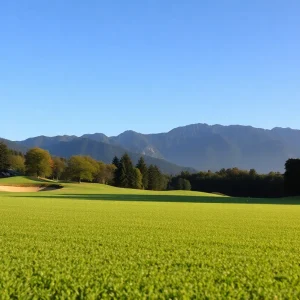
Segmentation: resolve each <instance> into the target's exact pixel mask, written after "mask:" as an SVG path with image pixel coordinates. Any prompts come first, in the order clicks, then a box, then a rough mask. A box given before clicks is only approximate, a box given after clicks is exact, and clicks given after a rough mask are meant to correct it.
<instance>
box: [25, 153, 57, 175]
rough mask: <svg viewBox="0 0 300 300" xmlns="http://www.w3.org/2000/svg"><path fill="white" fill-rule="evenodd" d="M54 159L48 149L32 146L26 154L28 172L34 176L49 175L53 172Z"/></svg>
mask: <svg viewBox="0 0 300 300" xmlns="http://www.w3.org/2000/svg"><path fill="white" fill-rule="evenodd" d="M51 164H52V160H51V156H50V154H49V152H48V151H46V150H44V149H41V148H32V149H30V150H29V151H28V152H27V153H26V155H25V166H26V173H27V174H28V175H33V176H42V177H47V176H50V175H51V173H52V168H51Z"/></svg>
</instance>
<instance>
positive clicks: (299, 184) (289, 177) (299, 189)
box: [284, 159, 300, 196]
mask: <svg viewBox="0 0 300 300" xmlns="http://www.w3.org/2000/svg"><path fill="white" fill-rule="evenodd" d="M284 188H285V193H286V195H289V196H299V195H300V159H288V160H287V161H286V163H285V173H284Z"/></svg>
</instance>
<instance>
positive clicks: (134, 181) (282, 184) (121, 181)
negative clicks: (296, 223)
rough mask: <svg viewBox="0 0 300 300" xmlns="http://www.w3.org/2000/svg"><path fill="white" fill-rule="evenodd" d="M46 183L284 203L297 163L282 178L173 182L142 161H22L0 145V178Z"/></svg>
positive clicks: (36, 154) (233, 172)
mask: <svg viewBox="0 0 300 300" xmlns="http://www.w3.org/2000/svg"><path fill="white" fill-rule="evenodd" d="M24 174H26V175H28V176H40V177H47V178H52V179H56V180H64V181H78V182H81V181H85V182H94V183H103V184H109V185H114V186H117V187H123V188H133V189H148V190H193V191H202V192H208V193H217V194H218V193H219V194H225V195H228V196H233V197H256V198H257V197H258V198H270V197H284V196H299V195H300V159H289V160H287V162H286V163H285V173H284V174H281V173H278V172H270V173H268V174H258V173H257V172H256V171H255V170H254V169H251V170H250V171H247V170H240V169H238V168H230V169H221V170H220V171H217V172H211V171H207V172H203V171H201V172H196V173H189V172H188V171H183V172H181V173H180V174H178V175H176V176H171V175H166V174H163V173H162V172H161V171H160V169H159V168H158V167H157V166H156V165H149V166H148V165H147V164H146V163H145V160H144V158H143V157H140V159H139V161H138V163H137V164H136V165H135V166H134V165H133V163H132V161H131V158H130V156H129V155H128V154H127V153H125V154H124V155H123V156H122V157H120V158H118V157H114V159H113V161H112V163H111V164H105V163H103V162H101V161H97V160H95V159H93V158H91V157H89V156H82V155H74V156H72V157H70V158H69V159H65V158H61V157H53V156H52V157H51V155H50V153H49V152H48V151H46V150H44V149H41V148H32V149H30V150H28V151H27V153H26V154H25V155H24V154H23V153H22V152H17V151H13V150H10V149H8V147H7V146H6V145H5V144H4V143H2V142H0V177H1V176H2V177H5V176H12V175H24Z"/></svg>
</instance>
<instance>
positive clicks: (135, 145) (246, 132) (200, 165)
mask: <svg viewBox="0 0 300 300" xmlns="http://www.w3.org/2000/svg"><path fill="white" fill-rule="evenodd" d="M6 142H9V143H10V147H12V146H14V148H16V147H22V150H24V148H30V147H41V148H44V149H46V150H48V151H49V152H50V153H51V154H52V155H58V156H63V157H69V156H71V155H74V154H85V155H91V156H92V157H94V158H96V159H99V160H103V161H104V162H111V160H112V158H113V156H114V155H117V156H121V155H122V154H123V153H124V152H125V151H127V152H128V153H129V155H130V156H131V157H132V159H133V161H134V162H136V161H137V159H138V157H139V156H140V155H141V154H142V155H144V156H145V158H146V161H147V162H148V163H153V164H157V165H158V166H159V167H160V168H161V169H162V171H164V172H167V173H173V174H174V173H178V172H180V171H182V170H189V171H193V170H195V169H196V170H212V171H215V170H219V169H221V168H231V167H238V168H240V169H251V168H253V169H256V170H257V171H258V172H260V173H266V172H270V171H279V172H282V171H283V170H284V164H285V161H286V160H287V159H288V158H298V157H300V130H295V129H290V128H279V127H276V128H273V129H271V130H268V129H261V128H254V127H251V126H241V125H231V126H222V125H207V124H193V125H188V126H184V127H178V128H175V129H173V130H171V131H169V132H166V133H158V134H142V133H138V132H135V131H131V130H128V131H125V132H123V133H121V134H119V135H118V136H112V137H108V136H106V135H105V134H103V133H94V134H84V135H83V136H81V137H77V136H74V135H70V136H69V135H64V136H55V137H46V136H38V137H33V138H29V139H26V140H24V141H15V142H11V141H7V140H6ZM180 166H185V168H184V167H180Z"/></svg>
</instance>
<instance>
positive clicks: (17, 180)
mask: <svg viewBox="0 0 300 300" xmlns="http://www.w3.org/2000/svg"><path fill="white" fill-rule="evenodd" d="M0 186H3V187H5V186H11V187H24V188H27V187H28V188H29V187H36V188H38V187H40V188H52V189H60V188H62V187H63V186H62V185H60V184H57V183H56V182H53V181H52V180H48V179H41V178H36V177H29V176H15V177H8V178H1V179H0ZM28 191H29V190H28ZM24 192H25V189H24Z"/></svg>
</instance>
